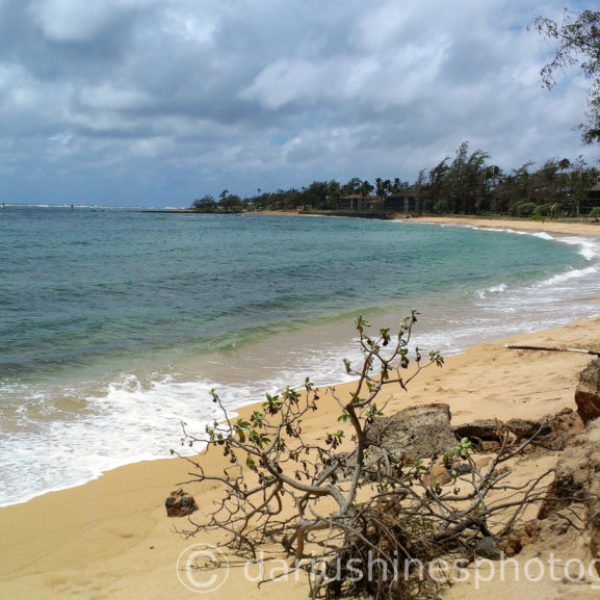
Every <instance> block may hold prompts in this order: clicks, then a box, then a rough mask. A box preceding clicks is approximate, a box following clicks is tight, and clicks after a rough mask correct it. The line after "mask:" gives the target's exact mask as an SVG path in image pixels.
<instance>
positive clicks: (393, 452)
mask: <svg viewBox="0 0 600 600" xmlns="http://www.w3.org/2000/svg"><path fill="white" fill-rule="evenodd" d="M365 434H366V437H367V440H368V441H369V442H370V443H371V444H374V445H376V446H381V447H382V448H383V449H384V450H385V451H386V452H387V453H388V455H389V457H390V459H391V460H392V461H393V462H395V463H397V464H402V465H408V464H411V463H412V462H414V460H415V459H417V458H430V457H433V456H436V455H438V454H441V453H443V452H445V451H447V450H450V449H451V448H454V447H455V446H456V438H455V436H454V434H453V433H452V429H451V427H450V407H449V406H448V405H447V404H425V405H420V406H411V407H409V408H406V409H404V410H401V411H400V412H398V413H396V414H394V415H391V416H389V417H380V418H376V419H374V421H373V423H371V424H369V425H367V427H366V429H365Z"/></svg>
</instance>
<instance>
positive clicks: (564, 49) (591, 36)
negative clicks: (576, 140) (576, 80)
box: [533, 10, 600, 143]
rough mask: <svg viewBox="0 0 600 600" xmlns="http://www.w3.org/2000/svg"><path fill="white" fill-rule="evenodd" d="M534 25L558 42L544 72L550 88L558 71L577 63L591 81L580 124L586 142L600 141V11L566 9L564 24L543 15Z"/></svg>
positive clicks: (543, 34)
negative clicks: (586, 104)
mask: <svg viewBox="0 0 600 600" xmlns="http://www.w3.org/2000/svg"><path fill="white" fill-rule="evenodd" d="M533 25H534V27H535V29H536V30H537V31H538V33H539V34H540V35H542V36H544V37H545V38H547V39H550V40H556V41H557V42H558V48H557V49H556V50H555V51H554V54H553V57H552V60H551V61H550V62H549V63H548V64H547V65H545V66H544V68H543V69H542V70H541V72H540V75H541V77H542V82H543V84H544V86H545V87H546V88H548V89H551V88H552V87H554V85H555V84H556V79H555V74H556V72H557V71H563V70H564V69H565V68H566V67H570V66H573V65H576V64H579V67H580V68H581V70H582V71H583V73H584V75H585V76H586V77H587V78H588V79H589V80H590V81H591V87H590V90H589V93H588V112H587V114H586V121H585V122H584V123H582V124H581V125H580V128H581V130H582V132H583V139H584V141H585V142H587V143H591V142H600V11H597V10H583V11H581V12H573V11H570V10H565V12H564V15H563V21H562V24H558V23H557V22H556V21H554V20H553V19H548V18H547V17H541V16H540V17H537V18H536V19H535V20H534V21H533Z"/></svg>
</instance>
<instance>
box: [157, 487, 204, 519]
mask: <svg viewBox="0 0 600 600" xmlns="http://www.w3.org/2000/svg"><path fill="white" fill-rule="evenodd" d="M165 508H166V509H167V516H168V517H187V516H188V515H191V514H192V513H193V512H194V511H196V510H198V505H197V504H196V501H195V500H194V498H193V496H190V494H188V493H187V492H184V491H183V490H182V489H181V488H178V489H176V490H175V491H173V492H171V495H170V496H169V497H168V498H167V499H166V500H165Z"/></svg>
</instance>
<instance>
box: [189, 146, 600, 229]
mask: <svg viewBox="0 0 600 600" xmlns="http://www.w3.org/2000/svg"><path fill="white" fill-rule="evenodd" d="M489 159H490V156H489V154H488V153H487V152H484V151H482V150H479V149H476V150H471V149H470V148H469V142H467V141H465V142H463V143H462V144H461V145H460V146H459V147H458V149H457V150H456V152H455V154H454V156H453V157H451V156H447V157H445V158H444V159H443V160H441V161H440V162H439V163H438V164H436V165H435V166H433V167H432V168H430V169H428V170H427V169H422V170H421V171H420V172H419V174H418V177H417V179H416V180H415V181H414V182H412V183H409V182H407V181H403V180H401V179H400V178H395V179H382V178H379V177H378V178H376V179H375V181H374V182H373V183H371V182H369V181H368V180H361V179H360V178H358V177H353V178H352V179H350V180H349V181H348V182H346V183H340V182H339V181H336V180H333V179H332V180H330V181H313V182H312V183H310V184H309V185H307V186H304V187H302V188H300V189H297V188H289V189H278V190H276V191H274V192H269V191H265V192H263V191H262V190H261V189H258V190H257V193H256V194H255V195H252V196H249V197H245V198H241V197H240V196H238V195H236V194H232V193H230V192H229V190H223V192H221V194H220V196H219V198H218V199H215V198H214V197H213V196H210V195H206V196H204V197H202V198H200V199H198V200H194V202H193V203H192V208H194V209H196V210H199V211H202V212H242V211H247V210H258V211H261V210H302V209H305V210H319V211H321V210H323V211H327V210H330V211H340V210H348V209H349V207H350V205H349V198H360V199H361V200H362V202H361V204H360V205H361V206H362V207H363V210H364V209H365V207H368V208H367V210H369V209H370V210H385V207H386V200H389V199H392V198H411V199H412V202H413V204H411V206H412V207H413V208H412V211H413V212H416V213H422V212H431V213H439V214H486V213H496V214H509V215H512V216H518V217H529V216H532V215H538V216H540V217H558V216H576V215H579V214H587V213H589V212H590V209H591V206H590V205H589V203H588V191H589V189H590V188H591V187H593V186H594V185H595V184H596V182H597V181H598V177H599V175H600V171H599V170H598V169H597V168H596V167H592V166H589V165H588V164H587V163H586V161H585V160H584V159H583V157H581V156H579V157H577V158H576V159H574V160H570V159H568V158H562V159H555V158H552V159H549V160H547V161H546V162H545V163H544V164H543V165H542V166H541V167H539V168H537V169H536V168H534V163H533V162H532V161H529V162H526V163H524V164H523V165H521V166H520V167H518V168H516V169H513V170H512V171H510V172H505V171H503V170H502V169H501V168H500V167H499V166H498V165H496V164H494V163H492V162H490V160H489ZM354 206H356V203H355V204H354Z"/></svg>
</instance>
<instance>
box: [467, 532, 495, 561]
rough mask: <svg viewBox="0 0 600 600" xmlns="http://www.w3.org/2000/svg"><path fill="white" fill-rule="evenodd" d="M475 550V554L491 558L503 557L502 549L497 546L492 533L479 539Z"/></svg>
mask: <svg viewBox="0 0 600 600" xmlns="http://www.w3.org/2000/svg"><path fill="white" fill-rule="evenodd" d="M473 552H474V553H475V556H477V557H480V558H487V559H489V560H500V559H501V558H502V552H501V551H500V548H498V546H496V542H495V540H494V538H493V536H491V535H488V536H486V537H484V538H482V539H480V540H477V543H476V544H475V547H474V548H473Z"/></svg>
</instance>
